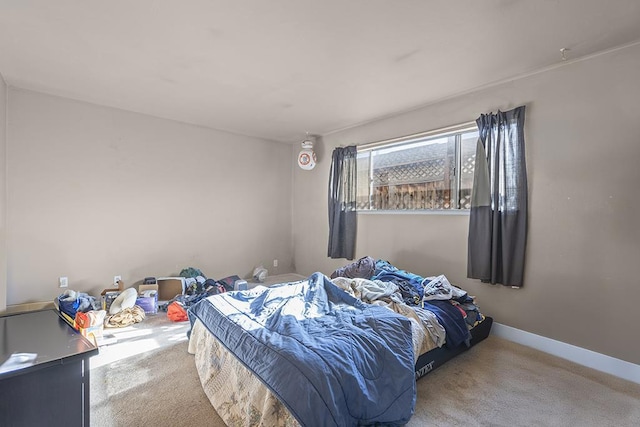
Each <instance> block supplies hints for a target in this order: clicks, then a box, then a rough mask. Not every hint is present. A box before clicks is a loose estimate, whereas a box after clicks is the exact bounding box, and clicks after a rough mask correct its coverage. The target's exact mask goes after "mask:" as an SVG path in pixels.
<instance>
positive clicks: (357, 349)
mask: <svg viewBox="0 0 640 427" xmlns="http://www.w3.org/2000/svg"><path fill="white" fill-rule="evenodd" d="M189 315H190V318H191V320H192V322H193V321H195V319H196V318H197V319H200V320H201V321H202V323H203V324H204V325H205V326H206V327H207V329H208V330H209V331H210V332H211V333H212V334H213V335H214V336H216V337H217V338H218V339H219V340H220V341H221V342H222V343H223V344H224V346H225V347H226V348H227V349H228V350H229V351H231V352H232V353H233V354H235V355H236V357H238V359H239V360H240V361H241V362H242V363H243V364H244V365H245V366H247V368H249V369H250V370H251V371H253V373H254V374H255V375H256V376H258V377H259V378H260V379H261V380H262V381H263V382H264V383H265V384H266V385H267V387H269V389H271V391H272V392H273V393H274V394H275V395H276V396H278V398H279V399H280V400H281V401H282V402H283V403H284V404H285V405H286V406H287V408H288V409H289V410H290V411H291V413H292V414H293V416H295V417H296V419H297V420H298V421H299V422H300V423H301V424H302V425H304V426H310V425H314V426H320V425H324V426H357V425H403V424H405V423H407V422H408V421H409V418H410V417H411V415H412V414H413V411H414V408H415V400H416V389H415V380H414V358H413V346H412V343H411V326H410V321H409V320H408V319H407V318H406V317H404V316H401V315H399V314H396V313H394V312H392V311H391V310H388V309H386V308H384V307H378V306H372V305H369V304H365V303H363V302H361V301H360V300H357V299H355V298H353V297H352V296H350V295H349V294H347V293H346V292H344V291H342V290H341V289H339V288H338V287H336V286H335V285H334V284H333V283H331V281H329V279H328V278H327V277H326V276H324V275H322V274H321V273H315V274H313V275H312V276H310V277H309V278H308V279H307V280H304V281H301V282H295V283H289V284H282V285H276V286H272V287H269V288H266V287H262V286H259V287H257V288H254V289H252V290H249V291H239V292H227V293H225V294H220V295H215V296H212V297H209V298H206V299H203V300H202V301H200V302H198V303H197V304H195V305H194V306H193V307H191V309H190V310H189Z"/></svg>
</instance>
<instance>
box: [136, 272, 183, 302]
mask: <svg viewBox="0 0 640 427" xmlns="http://www.w3.org/2000/svg"><path fill="white" fill-rule="evenodd" d="M141 286H142V285H141ZM157 286H158V300H159V301H169V300H171V299H173V298H175V297H176V295H181V294H184V291H185V283H184V277H160V278H158V279H157Z"/></svg>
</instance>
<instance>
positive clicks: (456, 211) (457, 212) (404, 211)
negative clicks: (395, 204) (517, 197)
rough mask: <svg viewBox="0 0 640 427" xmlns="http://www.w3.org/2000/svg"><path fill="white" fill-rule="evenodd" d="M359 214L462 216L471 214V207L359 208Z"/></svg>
mask: <svg viewBox="0 0 640 427" xmlns="http://www.w3.org/2000/svg"><path fill="white" fill-rule="evenodd" d="M356 212H357V213H358V215H360V214H364V215H445V216H448V215H452V216H460V215H466V216H469V212H470V211H469V209H451V210H445V209H433V210H412V209H398V210H395V209H394V210H364V209H363V210H358V211H356Z"/></svg>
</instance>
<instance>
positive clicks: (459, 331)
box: [423, 300, 471, 348]
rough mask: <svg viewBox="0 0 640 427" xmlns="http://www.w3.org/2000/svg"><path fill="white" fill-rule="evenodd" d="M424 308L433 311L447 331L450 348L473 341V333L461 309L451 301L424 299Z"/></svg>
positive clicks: (447, 341)
mask: <svg viewBox="0 0 640 427" xmlns="http://www.w3.org/2000/svg"><path fill="white" fill-rule="evenodd" d="M423 307H424V309H425V310H429V311H432V312H433V313H434V314H435V315H436V317H437V318H438V321H439V322H440V324H441V325H442V326H443V327H444V329H445V331H446V332H447V339H446V342H445V345H446V346H447V347H449V348H453V347H457V346H459V345H460V344H462V343H465V344H466V345H467V347H468V346H469V344H470V341H471V333H470V332H469V328H468V326H467V323H466V322H465V320H464V317H463V315H462V313H461V312H460V310H458V308H457V307H455V306H454V305H453V304H451V302H449V301H442V300H432V301H424V306H423Z"/></svg>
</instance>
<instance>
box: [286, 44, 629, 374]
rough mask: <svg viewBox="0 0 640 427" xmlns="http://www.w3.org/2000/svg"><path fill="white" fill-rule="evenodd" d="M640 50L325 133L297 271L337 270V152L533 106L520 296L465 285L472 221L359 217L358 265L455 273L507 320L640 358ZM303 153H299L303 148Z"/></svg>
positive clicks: (297, 205)
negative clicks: (332, 186)
mask: <svg viewBox="0 0 640 427" xmlns="http://www.w3.org/2000/svg"><path fill="white" fill-rule="evenodd" d="M638 70H640V44H638V45H635V46H631V47H627V48H624V49H620V50H617V51H613V52H609V53H607V54H603V55H600V56H597V57H593V58H590V59H587V60H584V61H579V62H574V63H568V64H566V65H565V66H562V67H559V68H555V69H552V70H548V71H546V72H543V73H539V74H536V75H532V76H528V77H526V78H522V79H519V80H515V81H511V82H506V83H503V84H500V85H496V86H494V87H491V88H487V89H485V90H481V91H477V92H474V93H469V94H466V95H463V96H459V97H456V98H453V99H449V100H446V101H443V102H440V103H437V104H434V105H430V106H426V107H424V108H422V109H419V110H416V111H412V112H409V113H406V114H402V115H398V116H396V117H392V118H388V119H385V120H379V121H377V122H373V123H369V124H366V125H363V126H359V127H356V128H352V129H349V130H345V131H342V132H338V133H334V134H331V135H327V136H325V137H324V138H323V140H322V141H321V142H320V144H318V145H319V148H320V149H321V150H322V152H323V154H322V155H321V156H319V157H320V158H319V164H318V166H317V167H316V169H315V170H313V171H312V172H305V171H301V170H296V172H295V183H294V218H293V219H294V247H295V265H296V268H297V271H298V272H299V273H301V274H309V273H311V272H313V271H322V272H324V273H327V274H328V273H331V271H332V270H333V269H335V268H336V267H338V266H341V265H344V264H346V263H347V261H346V260H330V259H328V258H327V255H326V253H327V235H328V220H327V183H328V176H329V167H330V161H331V152H332V150H333V148H335V147H336V146H338V145H343V146H344V145H351V144H362V143H366V142H370V141H377V140H382V139H386V138H391V137H396V136H402V135H407V134H411V133H415V132H421V131H428V130H431V129H437V128H440V127H444V126H448V125H453V124H457V123H464V122H467V121H470V120H475V119H476V118H477V117H478V116H479V114H480V113H484V112H490V111H496V110H498V109H501V110H507V109H511V108H514V107H516V106H518V105H523V104H525V105H527V113H526V114H527V116H526V125H525V126H526V128H525V138H526V149H527V162H528V164H527V167H528V178H529V193H530V196H529V202H530V214H529V224H530V226H529V240H528V247H527V257H526V267H525V285H524V288H522V289H520V290H514V289H511V288H506V287H502V286H491V285H487V284H482V283H479V282H478V281H476V280H470V279H467V278H466V254H467V232H468V216H441V215H359V217H358V221H359V227H358V240H357V254H356V255H357V257H362V256H365V255H370V256H373V257H374V258H382V259H387V260H389V261H390V262H392V263H393V264H395V265H397V266H398V267H400V268H404V269H406V270H410V271H414V272H416V273H418V274H421V275H424V276H426V275H434V274H441V273H443V274H446V275H447V277H448V278H449V279H450V280H451V281H452V282H453V283H456V284H458V285H460V286H462V287H463V288H465V289H467V290H468V291H469V292H470V293H471V294H472V295H476V296H477V297H478V302H479V304H480V306H481V309H482V310H483V311H484V312H485V313H486V314H488V315H491V316H493V317H494V318H495V320H496V321H498V322H500V323H502V324H504V325H509V326H512V327H515V328H518V329H521V330H525V331H528V332H532V333H535V334H538V335H542V336H545V337H548V338H552V339H556V340H559V341H563V342H566V343H569V344H573V345H576V346H579V347H583V348H587V349H590V350H593V351H596V352H599V353H603V354H606V355H609V356H613V357H615V358H619V359H623V360H626V361H629V362H632V363H636V364H639V363H640V341H638V340H637V339H636V338H637V337H638V322H637V321H636V316H635V313H636V312H637V308H636V305H637V301H638V300H640V279H638V272H637V267H638V262H639V260H640V226H639V224H638V218H639V214H638V213H639V212H640V197H638V195H639V192H638V183H640V167H638V162H639V161H640V120H639V117H640V84H638V82H639V80H638ZM293 151H297V147H295V148H294V150H293Z"/></svg>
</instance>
